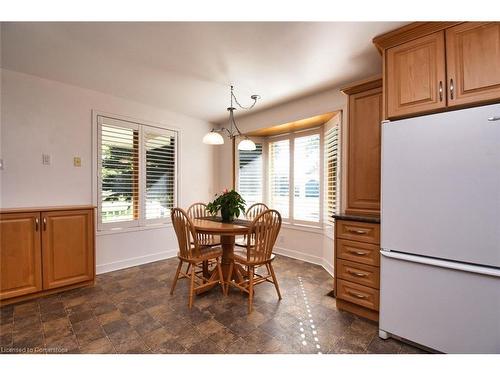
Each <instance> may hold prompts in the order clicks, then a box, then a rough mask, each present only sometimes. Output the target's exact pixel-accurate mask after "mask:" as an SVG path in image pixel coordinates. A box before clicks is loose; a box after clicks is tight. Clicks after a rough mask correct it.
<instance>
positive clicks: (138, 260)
mask: <svg viewBox="0 0 500 375" xmlns="http://www.w3.org/2000/svg"><path fill="white" fill-rule="evenodd" d="M177 251H178V250H177V249H173V250H168V251H162V252H159V253H155V254H148V255H143V256H140V257H134V258H128V259H123V260H118V261H116V262H111V263H105V264H98V265H96V274H98V275H99V274H101V273H106V272H112V271H118V270H122V269H124V268H129V267H134V266H140V265H141V264H146V263H151V262H156V261H158V260H163V259H168V258H173V257H175V256H177ZM274 252H275V253H276V254H279V255H284V256H287V257H289V258H293V259H298V260H302V261H304V262H308V263H312V264H317V265H318V266H321V267H323V268H324V269H325V271H326V272H328V273H329V274H330V275H331V276H332V277H333V265H332V264H330V262H328V261H326V260H325V259H323V258H321V257H318V256H315V255H310V254H306V253H303V252H300V251H296V250H291V249H286V248H283V247H275V248H274Z"/></svg>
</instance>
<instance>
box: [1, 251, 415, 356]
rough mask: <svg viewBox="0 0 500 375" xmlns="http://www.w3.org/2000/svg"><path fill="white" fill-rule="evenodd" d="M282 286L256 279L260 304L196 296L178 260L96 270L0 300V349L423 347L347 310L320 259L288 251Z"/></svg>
mask: <svg viewBox="0 0 500 375" xmlns="http://www.w3.org/2000/svg"><path fill="white" fill-rule="evenodd" d="M274 264H275V270H276V273H277V276H278V281H279V282H280V286H281V292H282V294H283V300H281V301H278V298H277V295H276V291H275V289H274V286H273V285H272V284H269V283H264V284H260V285H258V286H257V287H256V289H255V291H256V294H255V302H254V311H253V312H252V314H250V315H248V314H247V304H246V302H247V299H246V295H243V294H242V293H240V292H239V291H237V290H231V291H230V293H229V295H228V296H227V297H224V296H223V295H222V292H221V290H220V288H218V287H217V288H215V289H212V290H211V291H209V292H207V293H205V294H203V295H199V296H197V297H195V300H194V306H193V309H192V310H189V309H188V308H187V297H188V288H187V286H188V285H187V284H188V283H187V280H180V281H179V283H178V284H177V288H176V290H175V293H174V295H173V296H170V294H169V290H170V285H171V282H172V278H173V276H174V273H175V268H176V266H177V259H168V260H164V261H159V262H155V263H149V264H145V265H141V266H138V267H132V268H128V269H125V270H120V271H116V272H111V273H107V274H103V275H99V276H98V277H97V281H96V285H95V286H93V287H87V288H82V289H77V290H73V291H68V292H62V293H59V294H56V295H52V296H48V297H44V298H40V299H38V300H35V301H29V302H24V303H19V304H16V305H11V306H5V307H2V308H1V310H0V311H1V314H0V319H1V321H0V322H1V326H0V353H9V352H32V353H310V354H317V353H424V352H423V351H421V350H420V349H418V348H415V347H413V346H410V345H408V344H406V343H402V342H400V341H396V340H393V339H389V340H387V341H384V340H381V339H379V338H378V336H377V325H376V324H374V323H372V322H370V321H367V320H364V319H361V318H358V317H356V316H354V315H352V314H349V313H346V312H341V311H338V310H337V309H336V307H335V299H334V298H332V297H329V296H327V293H328V292H329V291H330V288H331V285H332V279H331V277H330V275H329V274H328V273H327V272H326V271H325V270H324V269H323V268H321V267H320V266H316V265H312V264H309V263H305V262H301V261H298V260H295V259H291V258H287V257H283V256H279V257H277V258H276V260H275V263H274Z"/></svg>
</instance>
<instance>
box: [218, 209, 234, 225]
mask: <svg viewBox="0 0 500 375" xmlns="http://www.w3.org/2000/svg"><path fill="white" fill-rule="evenodd" d="M220 214H221V216H222V221H223V222H224V223H230V222H232V221H233V220H234V216H233V215H231V212H230V210H229V209H228V208H226V207H221V209H220Z"/></svg>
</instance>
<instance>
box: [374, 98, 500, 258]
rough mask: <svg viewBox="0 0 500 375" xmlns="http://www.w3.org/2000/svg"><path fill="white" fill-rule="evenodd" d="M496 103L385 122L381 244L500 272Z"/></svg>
mask: <svg viewBox="0 0 500 375" xmlns="http://www.w3.org/2000/svg"><path fill="white" fill-rule="evenodd" d="M498 116H500V105H498V104H496V105H490V106H483V107H478V108H471V109H465V110H459V111H453V112H448V113H441V114H436V115H429V116H422V117H416V118H411V119H406V120H400V121H393V122H388V123H384V124H383V126H382V197H381V199H382V202H381V216H382V220H381V223H382V224H381V247H382V248H383V249H391V250H397V251H400V252H405V253H410V254H417V255H423V256H430V257H436V258H441V259H448V260H455V261H460V262H467V263H473V264H479V265H489V266H495V267H500V121H488V118H493V117H498Z"/></svg>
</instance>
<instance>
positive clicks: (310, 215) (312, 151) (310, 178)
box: [293, 134, 320, 223]
mask: <svg viewBox="0 0 500 375" xmlns="http://www.w3.org/2000/svg"><path fill="white" fill-rule="evenodd" d="M293 160H294V163H293V164H294V172H293V173H294V182H293V184H294V193H293V194H294V196H293V198H294V199H293V204H294V206H293V216H294V220H301V221H308V222H314V223H319V216H320V215H319V212H320V165H319V162H320V135H319V134H313V135H308V136H304V137H297V138H295V144H294V159H293Z"/></svg>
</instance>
